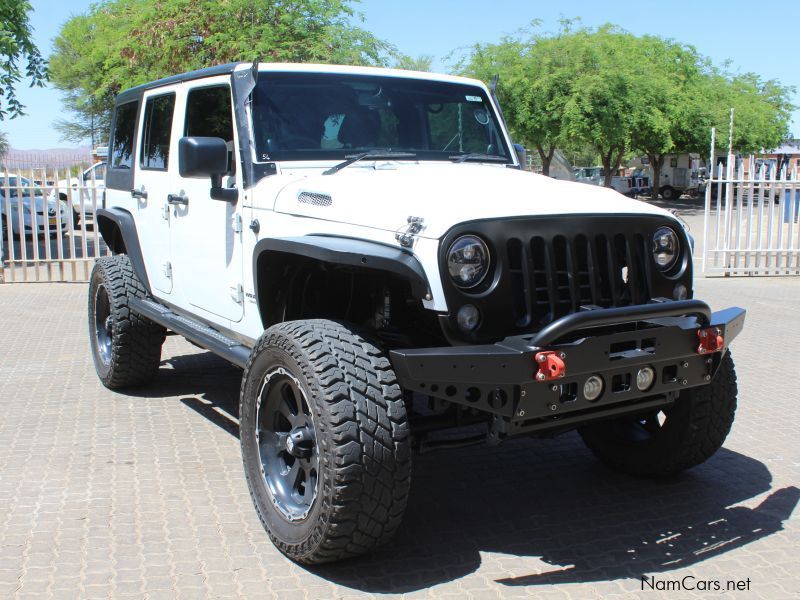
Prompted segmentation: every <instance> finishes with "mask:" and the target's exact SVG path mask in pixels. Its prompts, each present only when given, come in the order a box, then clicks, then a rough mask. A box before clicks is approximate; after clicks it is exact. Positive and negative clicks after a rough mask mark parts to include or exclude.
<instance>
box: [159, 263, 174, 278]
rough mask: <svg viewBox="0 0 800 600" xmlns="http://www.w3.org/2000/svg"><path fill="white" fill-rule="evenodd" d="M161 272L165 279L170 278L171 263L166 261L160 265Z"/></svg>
mask: <svg viewBox="0 0 800 600" xmlns="http://www.w3.org/2000/svg"><path fill="white" fill-rule="evenodd" d="M161 272H162V273H164V277H166V278H167V279H172V263H171V262H169V261H167V262H165V263H164V264H163V265H161Z"/></svg>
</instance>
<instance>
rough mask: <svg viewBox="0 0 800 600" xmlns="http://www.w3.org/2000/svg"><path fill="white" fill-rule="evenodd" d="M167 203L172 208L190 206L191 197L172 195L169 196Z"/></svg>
mask: <svg viewBox="0 0 800 600" xmlns="http://www.w3.org/2000/svg"><path fill="white" fill-rule="evenodd" d="M167 202H168V203H169V204H171V205H172V206H177V205H181V206H189V197H188V196H185V195H184V194H170V195H169V196H167Z"/></svg>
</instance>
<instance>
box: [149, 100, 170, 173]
mask: <svg viewBox="0 0 800 600" xmlns="http://www.w3.org/2000/svg"><path fill="white" fill-rule="evenodd" d="M174 109H175V94H165V95H163V96H153V97H150V98H148V99H147V103H146V104H145V106H144V128H143V129H142V156H141V165H142V168H143V169H158V170H166V169H167V166H168V164H169V140H170V134H171V132H172V114H173V111H174Z"/></svg>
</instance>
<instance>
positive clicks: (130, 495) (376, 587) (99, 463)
mask: <svg viewBox="0 0 800 600" xmlns="http://www.w3.org/2000/svg"><path fill="white" fill-rule="evenodd" d="M697 288H698V295H699V296H700V297H703V298H706V299H708V300H709V301H710V302H712V303H713V305H714V306H719V307H721V306H725V305H730V304H739V305H742V306H744V307H746V308H747V309H748V310H749V316H748V323H747V327H746V329H745V333H744V334H743V335H742V336H741V337H740V339H739V340H737V342H736V344H735V352H734V356H735V357H736V359H737V365H738V371H739V377H740V392H741V393H740V410H739V414H738V419H737V421H736V424H735V427H734V431H733V433H732V435H731V437H730V438H729V440H728V442H727V443H726V445H725V448H724V449H722V450H721V451H720V452H719V453H718V454H717V455H716V456H715V457H714V458H713V459H712V460H710V461H709V462H708V463H706V464H705V465H703V466H701V467H699V468H696V469H694V470H693V471H691V472H689V473H687V474H685V475H682V476H680V477H678V478H675V479H673V480H670V481H665V482H651V481H638V480H633V479H629V478H626V477H623V476H620V475H616V474H614V473H611V472H609V471H607V470H606V469H604V468H603V467H602V466H600V465H599V464H598V463H597V462H596V461H595V460H594V459H593V458H592V457H591V456H590V454H589V453H588V452H587V450H586V449H584V447H583V445H582V444H581V443H580V441H579V440H578V438H577V437H576V436H575V435H574V434H568V435H565V436H561V437H559V438H556V439H553V440H516V441H513V442H511V443H508V444H507V445H505V446H503V447H500V448H496V449H486V448H471V449H466V450H456V451H448V452H442V453H439V454H433V455H426V456H424V457H421V458H418V459H417V460H416V462H415V464H414V492H413V495H412V499H411V504H410V507H409V510H408V513H407V515H406V519H405V522H404V525H403V527H402V530H401V531H400V533H399V535H398V536H397V538H396V540H395V542H394V543H393V544H392V545H390V546H389V547H386V548H384V549H382V550H381V551H379V552H377V553H375V554H374V555H373V556H370V557H368V558H364V559H361V560H354V561H350V562H348V563H344V564H339V565H333V566H328V567H324V568H317V569H304V568H301V567H298V566H296V565H294V564H292V563H291V562H289V561H287V560H286V559H284V558H283V557H282V556H281V555H280V554H278V553H277V552H276V551H275V550H274V548H273V547H272V546H271V545H270V543H269V541H268V540H267V537H266V535H265V534H264V533H263V531H262V529H261V526H260V524H259V522H258V520H257V518H256V516H255V513H254V511H253V509H252V506H251V503H250V498H249V496H248V493H247V489H246V486H245V483H244V479H243V477H242V473H241V466H240V458H239V446H238V440H237V438H236V436H237V423H236V404H237V395H238V386H239V371H237V370H236V369H234V368H232V367H229V366H227V365H226V364H225V363H223V362H222V361H220V360H218V359H217V358H215V357H213V356H211V355H209V354H208V353H204V352H202V351H200V350H198V349H196V348H194V347H193V346H190V345H189V344H187V343H186V342H184V341H182V340H180V339H177V338H169V339H168V340H167V343H166V345H165V348H164V354H163V357H164V363H163V365H162V369H161V373H160V376H159V380H158V382H157V383H156V384H154V385H152V386H150V387H148V388H146V389H144V390H142V391H140V392H138V393H137V394H129V395H125V394H114V393H111V392H109V391H107V390H105V389H104V388H103V387H102V386H101V385H100V384H99V383H98V381H97V378H96V377H95V374H94V369H93V367H92V363H91V359H90V356H89V351H88V345H87V333H86V324H85V321H86V319H85V305H86V302H85V295H86V288H85V286H84V285H78V284H27V285H23V284H18V285H5V286H0V402H1V403H2V409H3V410H2V411H1V412H0V598H6V597H20V598H23V597H25V598H27V597H30V598H46V597H51V596H54V597H64V598H77V597H80V598H105V597H114V598H122V597H136V598H141V597H147V598H175V597H180V598H194V597H197V598H213V597H234V596H240V597H248V598H259V597H277V596H279V597H281V598H284V597H285V598H331V597H339V598H346V597H361V596H362V595H364V593H369V594H373V595H381V594H385V593H409V594H411V595H415V596H421V597H436V598H440V597H441V598H446V597H453V598H456V597H458V598H464V597H467V598H472V597H498V596H502V597H531V596H533V595H535V596H536V597H541V598H568V597H574V598H600V597H602V598H628V597H636V596H643V597H653V598H657V597H664V598H677V597H686V596H687V595H690V594H686V593H684V594H679V593H676V592H658V591H645V592H642V591H641V583H640V579H639V578H640V576H641V575H643V574H647V575H651V576H654V577H655V578H656V579H657V580H658V581H659V582H660V584H659V585H662V586H663V585H675V582H676V581H679V580H681V579H682V578H684V577H685V576H687V575H691V576H694V577H696V578H697V579H696V580H694V581H695V583H696V582H697V581H699V580H701V579H702V580H704V579H711V580H720V581H722V582H723V585H724V583H725V581H726V580H728V579H734V580H741V581H743V582H744V581H745V580H747V579H749V581H750V583H749V591H743V592H740V593H738V594H733V595H728V596H726V597H737V598H751V597H756V598H769V599H776V598H788V597H798V594H800V577H799V576H798V573H797V571H798V567H800V559H798V548H800V523H798V519H797V518H796V517H792V512H793V511H794V510H795V507H796V504H797V502H798V499H799V498H800V490H799V489H798V486H800V444H799V443H798V422H800V402H798V401H799V400H800V398H799V397H798V392H797V389H798V387H797V378H796V375H797V373H798V368H797V362H798V357H799V356H800V354H798V349H797V348H798V346H797V337H798V333H800V302H798V301H800V280H798V279H784V280H778V279H759V280H754V279H753V280H722V279H715V280H712V279H706V280H700V281H699V282H698V284H697ZM689 581H690V580H687V582H689ZM743 585H744V583H743ZM698 595H701V596H702V595H707V594H702V593H698ZM713 595H715V596H719V594H717V593H715V594H713Z"/></svg>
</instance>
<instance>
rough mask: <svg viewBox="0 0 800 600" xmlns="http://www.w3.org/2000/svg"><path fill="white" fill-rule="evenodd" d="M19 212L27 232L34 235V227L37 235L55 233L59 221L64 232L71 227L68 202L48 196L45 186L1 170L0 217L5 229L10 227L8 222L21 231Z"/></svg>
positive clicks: (14, 228)
mask: <svg viewBox="0 0 800 600" xmlns="http://www.w3.org/2000/svg"><path fill="white" fill-rule="evenodd" d="M9 209H10V213H9ZM20 213H21V215H22V230H23V231H24V233H25V235H32V234H33V233H34V230H35V233H36V234H37V235H45V234H46V233H47V232H48V231H49V232H50V234H51V235H53V234H55V233H56V232H57V231H58V228H59V224H60V227H61V231H62V233H63V232H65V231H66V230H67V227H68V218H69V213H68V209H67V205H66V203H64V202H59V201H58V200H55V199H52V198H45V197H44V194H43V192H42V188H40V187H38V186H36V185H34V184H32V183H31V181H30V180H29V179H27V178H25V177H17V176H16V175H8V174H0V219H2V227H3V232H4V233H5V232H7V231H8V227H9V223H10V224H11V231H12V232H13V233H14V234H15V235H18V234H19V233H20ZM59 213H60V215H59ZM7 215H10V218H9V217H8V216H7ZM59 217H60V218H59Z"/></svg>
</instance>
